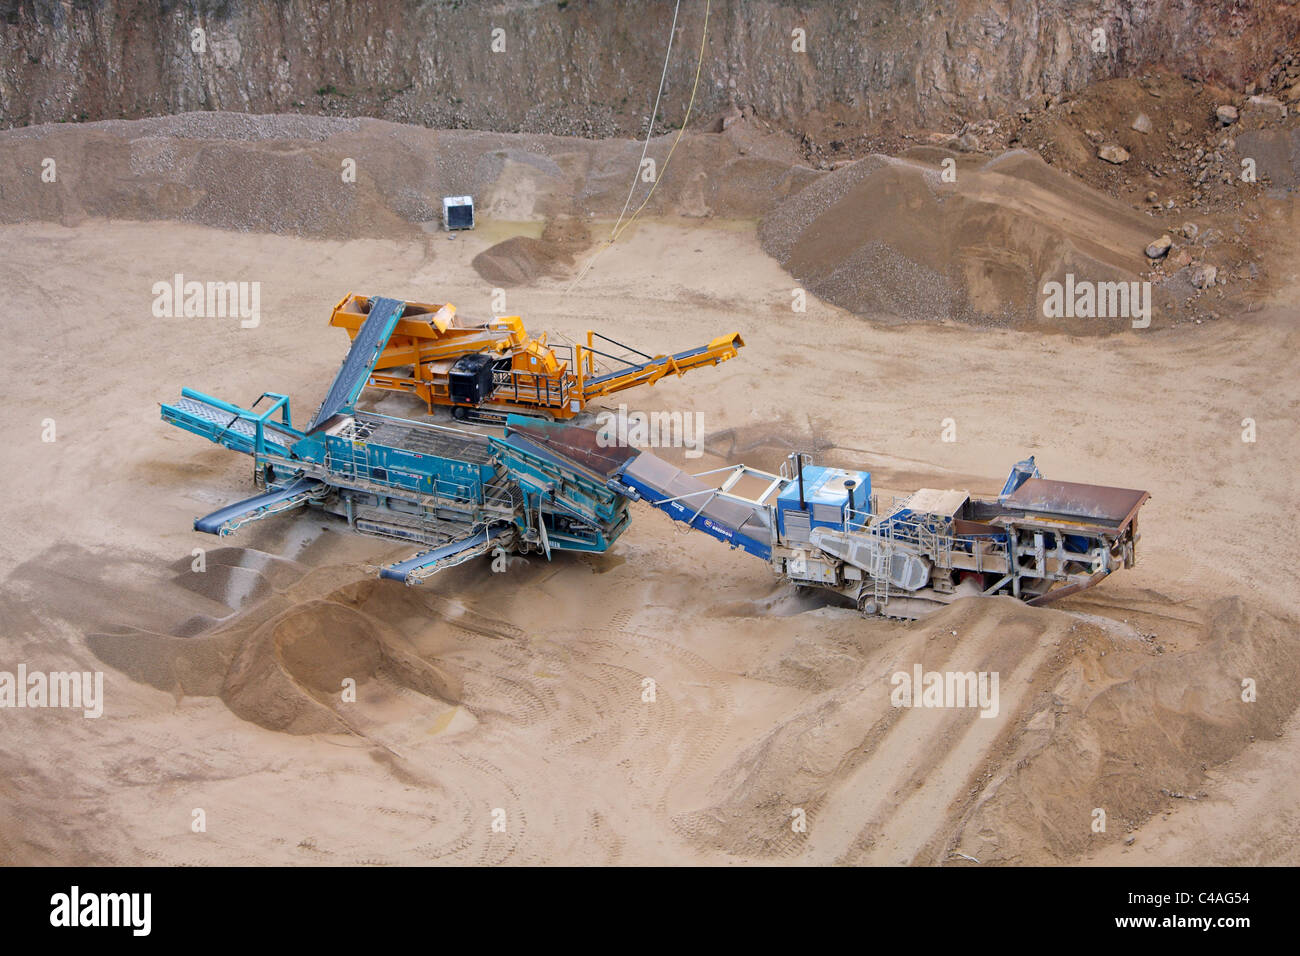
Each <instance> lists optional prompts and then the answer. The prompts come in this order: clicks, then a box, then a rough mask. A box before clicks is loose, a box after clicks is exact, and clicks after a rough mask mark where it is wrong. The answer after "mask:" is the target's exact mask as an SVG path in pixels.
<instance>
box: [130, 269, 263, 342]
mask: <svg viewBox="0 0 1300 956" xmlns="http://www.w3.org/2000/svg"><path fill="white" fill-rule="evenodd" d="M150 291H151V292H152V293H153V314H154V316H155V317H156V318H159V319H180V318H186V319H225V318H236V317H238V318H239V319H240V320H241V321H240V323H239V327H240V328H243V329H255V328H257V326H258V325H260V324H261V322H262V283H260V282H199V281H197V280H191V281H188V282H187V281H186V279H185V276H184V275H182V274H181V273H179V272H178V273H176V275H174V276H173V277H172V281H171V282H167V281H165V280H164V281H161V282H155V283H154V284H153V288H152V289H151V290H150Z"/></svg>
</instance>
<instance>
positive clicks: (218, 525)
mask: <svg viewBox="0 0 1300 956" xmlns="http://www.w3.org/2000/svg"><path fill="white" fill-rule="evenodd" d="M324 491H325V484H324V483H323V482H320V481H317V480H316V479H315V478H299V479H298V480H297V481H295V482H294V483H293V484H291V485H289V486H288V487H286V488H281V489H279V490H276V491H267V492H264V493H262V494H260V495H254V496H253V497H252V498H245V499H244V500H243V501H236V502H235V503H234V504H230V505H226V506H225V507H224V508H219V509H218V510H216V511H214V512H212V514H210V515H205V516H203V517H202V518H197V519H195V521H194V530H195V531H202V532H204V533H206V534H215V535H226V534H230V533H231V532H232V531H234V530H236V529H237V528H239V526H240V525H245V524H248V523H249V522H250V521H257V520H258V519H260V518H265V517H268V516H270V515H273V514H279V513H280V512H282V511H288V510H289V509H291V508H298V507H301V506H302V505H305V504H306V503H307V502H308V501H310V500H312V499H313V498H317V497H319V496H320V495H321V494H322V493H323V492H324Z"/></svg>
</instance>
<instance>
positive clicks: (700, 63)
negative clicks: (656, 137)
mask: <svg viewBox="0 0 1300 956" xmlns="http://www.w3.org/2000/svg"><path fill="white" fill-rule="evenodd" d="M711 2H712V0H704V29H703V30H702V31H701V33H700V55H699V58H698V59H697V60H696V62H695V83H694V84H693V85H692V86H691V98H690V101H689V102H688V103H687V104H686V116H685V117H684V118H683V119H682V128H681V129H679V130H678V131H677V138H676V139H675V140H673V145H672V146H671V147H669V149H668V155H667V156H665V157H664V164H663V166H662V167H660V169H659V175H658V176H656V177H655V181H654V182H653V183H651V184H650V191H649V192H648V193H646V194H645V199H643V200H642V201H641V205H639V206H637V207H636V211H635V212H633V213H632V215H630V216H628V218H627V222H625V223H623V225H622V226H621V227H619V228H618V229H617V231H615V232H614V233H613V234H612V235H611V236H610V237H609V238H608V239H606V240H605V241H604V242H603V243H602V244H601V246H600V248H599V249H597V250H596V254H595V255H593V256H592V257H591V258H590V259H588V260H587V264H586V265H585V266H583V267H582V271H581V272H579V273H578V275H577V277H576V278H575V279H574V280H573V282H572V283H571V284H570V285H569V287H568V288H567V289H565V290H564V295H566V296H567V295H568V294H569V293H570V292H572V291H573V290H574V288H576V287H577V285H578V283H579V282H581V281H582V280H583V278H584V277H585V276H586V275H587V272H588V271H589V270H590V269H591V267H592V265H593V264H594V263H595V262H596V260H597V259H599V258H600V254H601V253H602V252H604V251H605V250H606V249H608V248H609V247H610V246H612V245H613V244H614V243H615V242H616V241H617V240H618V237H619V236H621V235H623V232H624V231H625V230H626V229H627V227H628V226H630V225H632V223H633V222H635V221H636V217H637V216H639V215H641V210H642V209H644V208H645V207H646V204H647V203H649V202H650V197H651V196H653V195H654V194H655V187H657V186H658V185H659V181H660V180H661V179H662V178H663V174H664V171H665V170H667V169H668V163H669V161H671V160H672V158H673V151H674V150H676V149H677V144H678V143H680V142H681V141H682V134H683V133H685V132H686V124H687V123H689V122H690V120H691V110H692V109H694V107H695V94H696V92H697V91H698V90H699V88H700V73H701V72H702V70H703V68H704V48H705V44H706V43H707V42H708V38H709V8H710V6H711ZM650 122H651V124H653V123H654V117H653V116H652V117H650ZM560 301H561V302H563V301H564V297H563V296H561V297H560Z"/></svg>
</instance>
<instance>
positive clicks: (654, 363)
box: [583, 345, 709, 389]
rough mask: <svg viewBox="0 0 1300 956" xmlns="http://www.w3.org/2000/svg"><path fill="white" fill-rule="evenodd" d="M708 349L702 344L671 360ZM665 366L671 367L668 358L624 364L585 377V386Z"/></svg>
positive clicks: (691, 355)
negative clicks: (594, 375)
mask: <svg viewBox="0 0 1300 956" xmlns="http://www.w3.org/2000/svg"><path fill="white" fill-rule="evenodd" d="M708 350H709V346H707V345H701V346H700V347H699V348H694V349H687V350H686V351H685V352H678V353H677V354H676V355H673V356H671V360H672V361H673V362H684V361H686V360H687V359H689V358H694V357H695V356H697V355H700V354H702V353H704V352H707V351H708ZM664 366H668V367H670V368H671V363H670V361H669V359H668V358H657V359H651V360H650V361H648V362H641V363H640V364H637V365H632V364H628V365H624V366H623V367H622V368H619V369H615V370H614V371H612V372H606V373H605V374H604V375H597V376H596V377H594V378H589V379H585V380H584V381H583V388H584V389H590V388H591V387H592V386H593V385H601V384H603V383H605V382H608V381H611V380H612V379H616V378H622V377H623V376H625V375H633V374H635V373H637V372H649V371H654V370H655V369H658V368H662V367H664Z"/></svg>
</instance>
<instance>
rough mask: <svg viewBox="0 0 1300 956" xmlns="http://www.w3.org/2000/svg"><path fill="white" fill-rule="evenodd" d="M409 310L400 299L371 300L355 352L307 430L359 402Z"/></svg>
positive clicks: (342, 369)
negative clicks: (405, 312) (406, 310)
mask: <svg viewBox="0 0 1300 956" xmlns="http://www.w3.org/2000/svg"><path fill="white" fill-rule="evenodd" d="M405 309H406V303H405V302H399V301H398V300H397V299H385V298H383V297H382V296H374V297H372V298H371V300H370V314H369V315H368V316H366V321H365V322H363V323H362V324H361V328H360V329H358V330H357V334H356V338H354V339H353V340H352V348H351V349H349V350H348V354H347V357H346V358H344V359H343V367H342V368H340V369H339V373H338V375H336V376H335V377H334V384H332V385H331V386H330V389H329V391H328V392H326V393H325V401H323V402H321V406H320V410H319V411H318V412H317V413H316V417H315V418H313V419H312V422H311V424H310V425H309V426H308V427H307V431H308V432H311V431H314V430H315V429H316V427H317V426H318V425H320V424H321V423H322V422H325V421H329V419H331V418H333V417H334V416H335V415H337V414H338V413H339V412H341V411H343V410H344V409H345V408H348V407H349V406H351V405H352V404H353V403H354V402H356V400H357V396H358V395H359V394H361V388H362V386H364V385H365V384H366V380H367V379H369V378H370V373H371V371H372V370H373V369H374V367H375V362H376V361H377V360H378V358H379V353H381V352H382V351H383V350H384V346H386V345H387V344H388V339H389V337H390V336H392V334H393V329H394V328H395V327H396V326H397V322H398V320H399V319H400V318H401V317H402V312H403V311H405Z"/></svg>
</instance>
